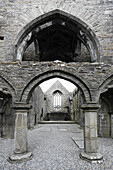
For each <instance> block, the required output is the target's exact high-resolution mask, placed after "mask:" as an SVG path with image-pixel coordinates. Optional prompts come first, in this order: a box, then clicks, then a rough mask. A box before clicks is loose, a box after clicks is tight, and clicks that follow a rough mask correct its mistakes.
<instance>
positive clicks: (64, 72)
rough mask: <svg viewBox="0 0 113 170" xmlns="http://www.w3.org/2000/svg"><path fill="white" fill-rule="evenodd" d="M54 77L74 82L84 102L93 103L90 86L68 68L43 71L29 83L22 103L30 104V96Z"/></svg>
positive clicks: (21, 99) (24, 90)
mask: <svg viewBox="0 0 113 170" xmlns="http://www.w3.org/2000/svg"><path fill="white" fill-rule="evenodd" d="M54 77H58V78H63V79H65V80H67V81H70V82H72V83H73V84H74V85H76V86H77V87H78V88H80V89H81V91H82V93H83V95H84V101H85V102H86V103H88V102H91V101H92V96H91V93H90V89H89V87H88V85H87V84H86V83H85V80H83V78H82V77H81V78H80V76H79V75H77V73H75V72H74V70H73V69H72V70H71V73H70V69H69V68H67V67H62V68H61V67H53V68H48V69H46V70H44V71H41V72H40V73H39V74H38V75H36V76H35V77H33V78H32V79H31V80H30V81H29V83H28V84H27V85H26V87H25V88H24V89H23V91H22V94H21V98H20V102H27V103H29V98H30V94H31V93H32V91H33V90H34V88H35V87H36V86H38V85H39V84H40V83H42V82H44V81H46V80H48V79H50V78H54Z"/></svg>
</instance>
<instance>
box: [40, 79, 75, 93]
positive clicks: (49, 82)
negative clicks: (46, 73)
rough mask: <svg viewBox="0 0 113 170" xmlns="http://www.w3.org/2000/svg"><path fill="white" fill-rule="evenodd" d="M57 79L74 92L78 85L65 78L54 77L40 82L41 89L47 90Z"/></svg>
mask: <svg viewBox="0 0 113 170" xmlns="http://www.w3.org/2000/svg"><path fill="white" fill-rule="evenodd" d="M57 80H59V81H60V82H61V83H62V85H63V86H64V87H65V88H66V89H67V90H68V91H69V92H73V91H74V89H75V88H76V86H75V85H74V84H72V83H71V82H69V81H67V80H64V79H60V78H53V79H50V80H47V81H44V82H43V83H41V84H40V87H41V89H42V90H43V92H46V91H47V90H48V89H49V88H50V87H51V86H52V85H53V84H54V83H55V82H56V81H57Z"/></svg>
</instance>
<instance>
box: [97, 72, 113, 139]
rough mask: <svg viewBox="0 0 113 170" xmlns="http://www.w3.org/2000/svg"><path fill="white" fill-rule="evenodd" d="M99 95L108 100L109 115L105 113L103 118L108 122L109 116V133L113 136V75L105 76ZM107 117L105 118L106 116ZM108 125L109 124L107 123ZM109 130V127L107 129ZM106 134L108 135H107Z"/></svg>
mask: <svg viewBox="0 0 113 170" xmlns="http://www.w3.org/2000/svg"><path fill="white" fill-rule="evenodd" d="M99 97H100V98H101V97H103V99H104V100H105V101H107V102H108V103H107V104H108V106H109V112H108V115H107V116H106V115H105V116H106V117H105V116H104V115H103V119H104V120H105V122H107V123H108V121H107V118H109V131H110V132H109V134H107V135H108V136H109V137H110V136H111V138H113V104H112V101H113V75H112V74H109V75H107V76H106V77H105V80H104V81H103V82H102V84H101V85H100V87H99ZM104 117H105V118H104ZM106 127H107V125H106ZM107 130H108V129H107ZM107 135H106V136H107Z"/></svg>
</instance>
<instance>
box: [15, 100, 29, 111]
mask: <svg viewBox="0 0 113 170" xmlns="http://www.w3.org/2000/svg"><path fill="white" fill-rule="evenodd" d="M12 108H13V109H15V110H29V109H31V108H32V106H31V105H30V104H27V103H23V102H17V103H14V104H13V105H12Z"/></svg>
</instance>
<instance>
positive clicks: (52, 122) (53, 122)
mask: <svg viewBox="0 0 113 170" xmlns="http://www.w3.org/2000/svg"><path fill="white" fill-rule="evenodd" d="M38 124H76V123H75V121H40V122H38Z"/></svg>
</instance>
